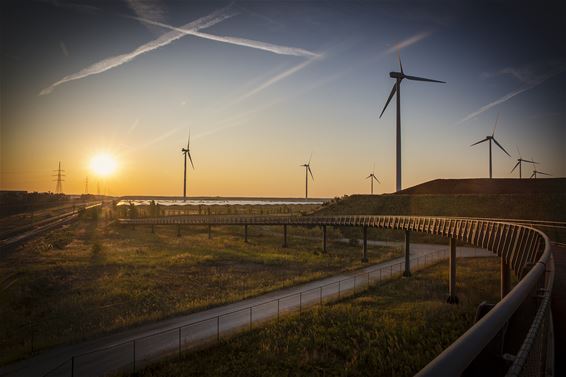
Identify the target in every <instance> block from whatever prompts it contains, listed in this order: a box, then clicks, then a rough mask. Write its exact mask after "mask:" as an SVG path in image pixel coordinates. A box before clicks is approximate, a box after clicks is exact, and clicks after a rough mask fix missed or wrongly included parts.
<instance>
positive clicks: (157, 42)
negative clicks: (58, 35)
mask: <svg viewBox="0 0 566 377" xmlns="http://www.w3.org/2000/svg"><path fill="white" fill-rule="evenodd" d="M226 10H227V8H222V9H220V10H218V11H216V12H213V13H211V14H209V15H208V16H205V17H202V18H199V19H198V20H195V21H193V22H190V23H188V24H186V25H184V26H183V27H182V28H178V29H179V30H183V31H179V30H174V31H171V32H169V33H165V34H163V35H162V36H160V37H159V38H157V39H154V40H153V41H150V42H148V43H145V44H143V45H141V46H140V47H138V48H136V49H135V50H134V51H132V52H130V53H127V54H121V55H117V56H113V57H111V58H107V59H104V60H102V61H100V62H98V63H95V64H93V65H91V66H89V67H87V68H85V69H82V70H80V71H79V72H77V73H74V74H72V75H68V76H65V77H63V78H62V79H61V80H59V81H57V82H55V83H53V84H51V85H50V86H49V87H48V88H45V89H43V90H42V91H41V92H40V93H39V95H45V94H49V93H51V92H52V91H53V90H54V89H55V88H56V87H57V86H59V85H61V84H64V83H67V82H69V81H73V80H78V79H82V78H85V77H88V76H91V75H96V74H98V73H102V72H105V71H108V70H109V69H112V68H115V67H118V66H120V65H122V64H124V63H127V62H129V61H131V60H133V59H135V58H136V57H138V56H139V55H142V54H145V53H146V52H149V51H153V50H155V49H157V48H159V47H163V46H166V45H168V44H170V43H171V42H174V41H176V40H177V39H179V38H181V37H184V36H185V35H187V32H188V31H191V30H192V31H196V30H199V29H204V28H207V27H210V26H212V25H215V24H217V23H219V22H221V21H223V20H225V19H227V18H230V17H233V16H235V15H236V13H234V12H230V13H228V12H226Z"/></svg>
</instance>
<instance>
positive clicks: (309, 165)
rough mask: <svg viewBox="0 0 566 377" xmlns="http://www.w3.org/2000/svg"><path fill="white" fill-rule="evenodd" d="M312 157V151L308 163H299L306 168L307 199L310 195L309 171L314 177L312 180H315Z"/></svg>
mask: <svg viewBox="0 0 566 377" xmlns="http://www.w3.org/2000/svg"><path fill="white" fill-rule="evenodd" d="M311 158H312V153H311V156H310V157H309V162H307V163H306V164H302V165H299V166H302V167H304V168H305V199H308V197H309V173H310V175H311V177H312V180H313V181H314V175H312V171H311Z"/></svg>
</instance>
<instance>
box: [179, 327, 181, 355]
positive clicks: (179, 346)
mask: <svg viewBox="0 0 566 377" xmlns="http://www.w3.org/2000/svg"><path fill="white" fill-rule="evenodd" d="M180 358H181V327H179V359H180Z"/></svg>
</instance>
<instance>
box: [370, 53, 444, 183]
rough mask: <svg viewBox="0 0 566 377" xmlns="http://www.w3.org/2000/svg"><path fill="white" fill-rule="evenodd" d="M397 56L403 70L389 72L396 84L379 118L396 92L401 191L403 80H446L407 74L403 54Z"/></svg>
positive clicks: (398, 176)
mask: <svg viewBox="0 0 566 377" xmlns="http://www.w3.org/2000/svg"><path fill="white" fill-rule="evenodd" d="M397 57H398V59H399V69H400V70H401V72H389V77H391V78H393V79H395V85H393V89H391V93H390V94H389V98H388V99H387V102H385V106H384V107H383V110H382V111H381V114H380V115H379V118H380V119H381V116H382V115H383V113H384V112H385V109H386V108H387V105H389V102H391V98H393V96H394V95H395V93H397V137H396V138H397V153H396V155H397V179H396V191H401V189H402V187H401V81H403V79H407V80H413V81H426V82H438V83H442V84H445V82H444V81H438V80H431V79H425V78H423V77H416V76H407V75H405V73H404V72H403V65H402V64H401V56H400V55H399V54H398V55H397Z"/></svg>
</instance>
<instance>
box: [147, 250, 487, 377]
mask: <svg viewBox="0 0 566 377" xmlns="http://www.w3.org/2000/svg"><path fill="white" fill-rule="evenodd" d="M497 279H498V264H497V260H496V259H495V258H470V259H463V260H461V262H459V264H458V297H459V299H460V304H459V305H449V304H446V303H445V298H446V292H447V280H448V271H447V268H446V266H445V264H444V263H439V264H437V265H435V266H432V267H429V268H427V269H425V270H422V271H420V272H418V273H416V274H415V275H413V277H411V278H410V279H398V280H394V281H389V282H386V283H384V284H382V285H379V286H377V287H374V288H371V289H370V290H368V291H365V292H362V293H360V294H358V295H356V296H354V297H351V298H347V299H344V300H342V301H340V302H338V303H335V304H331V305H328V306H324V307H322V308H315V309H314V310H311V311H309V312H303V313H302V314H301V316H298V315H297V316H292V317H286V318H284V319H282V320H281V321H280V322H277V323H272V324H269V325H267V326H266V327H263V328H258V329H255V330H253V331H251V332H247V333H243V334H240V335H238V336H235V337H233V338H231V339H226V340H224V341H222V342H221V343H220V344H219V345H216V346H213V347H212V348H209V349H206V350H202V351H197V352H192V353H187V354H185V355H183V357H182V359H181V360H175V359H172V360H167V361H164V362H161V363H158V364H155V365H153V366H150V367H148V368H146V369H144V370H142V371H141V372H138V373H137V374H136V375H137V376H141V377H153V376H169V377H177V376H201V375H207V376H224V375H227V374H230V375H238V376H289V375H292V376H312V375H318V376H344V375H348V376H366V375H372V376H412V375H414V374H415V373H416V372H417V371H418V370H419V369H421V368H422V367H423V366H425V365H426V364H427V363H428V362H429V361H430V360H432V359H433V358H434V357H435V356H436V355H438V354H439V353H440V352H441V351H442V350H443V349H444V348H445V347H447V346H448V345H449V344H451V343H452V342H453V341H454V340H455V339H457V338H458V336H460V335H461V334H462V333H463V332H465V331H466V330H467V329H468V328H469V327H470V325H472V324H473V319H474V314H475V309H476V307H477V305H478V304H479V303H480V302H482V301H484V300H488V301H489V302H496V301H497V299H498V297H497V289H496V287H497V284H498V280H497Z"/></svg>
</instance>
